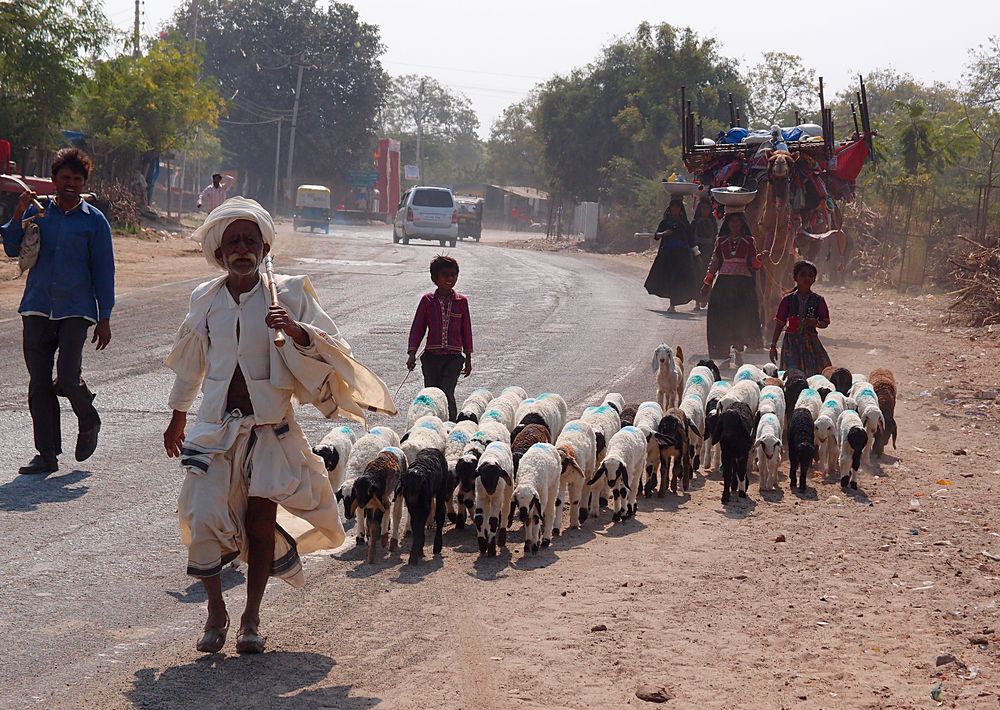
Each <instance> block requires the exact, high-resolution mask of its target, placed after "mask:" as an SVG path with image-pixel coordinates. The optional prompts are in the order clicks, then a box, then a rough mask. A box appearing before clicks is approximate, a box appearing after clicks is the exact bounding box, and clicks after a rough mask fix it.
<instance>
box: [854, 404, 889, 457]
mask: <svg viewBox="0 0 1000 710" xmlns="http://www.w3.org/2000/svg"><path fill="white" fill-rule="evenodd" d="M858 415H859V416H860V417H861V423H862V425H863V426H864V428H865V432H866V433H867V434H868V443H866V444H865V451H864V453H865V459H866V460H867V461H868V462H869V463H871V464H874V463H875V456H874V455H873V454H872V446H873V444H874V443H875V438H876V437H877V436H880V435H881V434H882V430H883V429H885V415H884V414H882V408H881V407H879V404H878V400H875V401H872V400H870V399H868V398H863V399H861V400H860V401H859V402H858Z"/></svg>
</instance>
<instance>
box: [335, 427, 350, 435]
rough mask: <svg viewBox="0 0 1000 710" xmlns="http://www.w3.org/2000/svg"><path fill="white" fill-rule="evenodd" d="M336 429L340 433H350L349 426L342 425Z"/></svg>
mask: <svg viewBox="0 0 1000 710" xmlns="http://www.w3.org/2000/svg"><path fill="white" fill-rule="evenodd" d="M337 431H339V432H340V433H341V434H350V433H351V427H349V426H342V427H340V428H339V429H337Z"/></svg>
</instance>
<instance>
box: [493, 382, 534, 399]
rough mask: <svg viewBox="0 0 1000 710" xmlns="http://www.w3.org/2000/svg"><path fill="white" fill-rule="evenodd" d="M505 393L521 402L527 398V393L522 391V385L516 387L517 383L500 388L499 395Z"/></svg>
mask: <svg viewBox="0 0 1000 710" xmlns="http://www.w3.org/2000/svg"><path fill="white" fill-rule="evenodd" d="M504 395H507V396H509V397H513V398H514V399H516V400H517V401H518V402H521V401H523V400H525V399H527V398H528V393H527V392H525V391H524V388H523V387H518V386H517V385H512V386H511V387H504V388H503V389H502V390H500V396H501V397H503V396H504Z"/></svg>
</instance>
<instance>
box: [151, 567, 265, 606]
mask: <svg viewBox="0 0 1000 710" xmlns="http://www.w3.org/2000/svg"><path fill="white" fill-rule="evenodd" d="M221 577H222V591H224V592H227V591H229V590H230V589H232V588H233V587H235V586H237V585H240V584H243V583H244V582H245V581H246V579H247V578H246V575H245V574H243V570H242V569H233V568H232V567H230V566H229V565H226V566H225V567H224V568H223V570H222V575H221ZM167 594H169V595H170V596H172V597H173V598H174V599H176V600H177V601H179V602H180V603H181V604H203V603H204V602H207V601H208V595H206V594H205V587H204V586H203V585H202V583H201V582H192V583H191V584H189V585H188V588H187V589H185V590H184V591H183V592H174V591H170V590H168V591H167Z"/></svg>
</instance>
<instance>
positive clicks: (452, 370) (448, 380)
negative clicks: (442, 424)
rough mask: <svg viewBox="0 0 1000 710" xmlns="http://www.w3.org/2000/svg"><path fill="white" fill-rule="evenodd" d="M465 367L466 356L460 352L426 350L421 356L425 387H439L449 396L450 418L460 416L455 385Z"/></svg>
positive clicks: (453, 419)
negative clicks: (440, 352) (445, 352)
mask: <svg viewBox="0 0 1000 710" xmlns="http://www.w3.org/2000/svg"><path fill="white" fill-rule="evenodd" d="M463 367H465V356H464V355H458V354H446V355H444V354H443V355H437V354H435V353H428V352H425V353H424V354H423V355H421V356H420V369H421V370H422V371H423V373H424V387H438V388H440V389H442V390H444V393H445V395H446V396H447V397H448V419H449V421H455V420H456V419H457V418H458V404H457V403H456V402H455V385H457V384H458V376H459V375H461V374H462V368H463Z"/></svg>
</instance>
